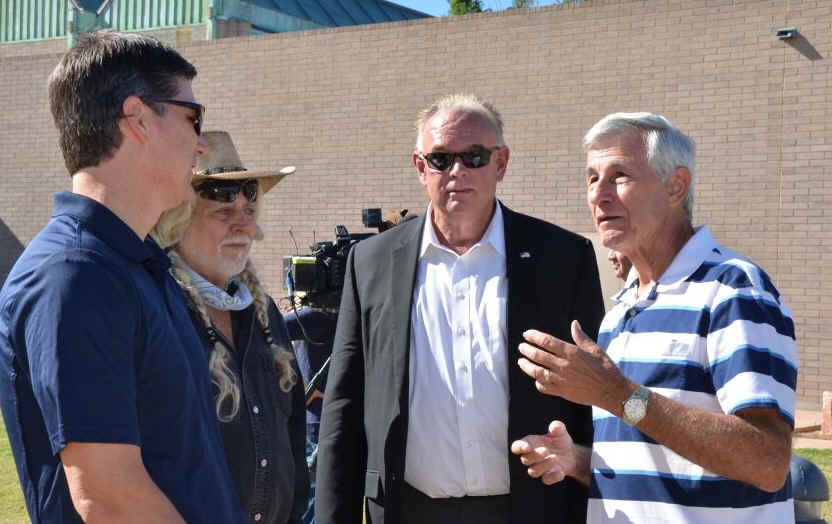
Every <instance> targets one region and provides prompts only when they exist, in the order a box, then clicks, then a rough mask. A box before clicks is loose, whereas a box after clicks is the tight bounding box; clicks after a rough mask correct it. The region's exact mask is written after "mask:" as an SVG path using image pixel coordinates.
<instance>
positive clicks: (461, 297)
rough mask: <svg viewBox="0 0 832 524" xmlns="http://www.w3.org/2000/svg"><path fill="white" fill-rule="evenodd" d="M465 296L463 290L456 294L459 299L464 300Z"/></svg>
mask: <svg viewBox="0 0 832 524" xmlns="http://www.w3.org/2000/svg"><path fill="white" fill-rule="evenodd" d="M464 298H465V293H464V292H462V291H458V292H457V294H456V299H457V300H462V299H464Z"/></svg>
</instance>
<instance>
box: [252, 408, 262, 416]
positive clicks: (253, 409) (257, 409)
mask: <svg viewBox="0 0 832 524" xmlns="http://www.w3.org/2000/svg"><path fill="white" fill-rule="evenodd" d="M251 410H252V411H254V414H255V415H257V414H258V413H260V408H258V407H257V406H254V407H253V408H251Z"/></svg>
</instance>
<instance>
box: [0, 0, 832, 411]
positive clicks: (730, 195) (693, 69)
mask: <svg viewBox="0 0 832 524" xmlns="http://www.w3.org/2000/svg"><path fill="white" fill-rule="evenodd" d="M830 23H832V4H830V3H829V2H825V1H821V0H816V1H809V0H804V1H800V0H791V1H790V2H788V3H784V2H780V1H775V0H767V1H763V0H701V1H697V2H690V1H687V0H651V1H643V0H638V1H636V0H619V1H612V0H596V1H591V0H588V1H586V2H582V3H578V4H567V5H563V6H549V7H544V8H537V9H531V10H511V11H505V12H499V13H489V14H482V15H473V16H468V17H462V18H440V19H428V20H418V21H410V22H399V23H392V24H379V25H371V26H359V27H349V28H337V29H328V30H322V31H309V32H298V33H284V34H276V35H267V36H257V37H241V38H229V39H223V40H217V41H211V42H207V41H204V42H192V43H181V41H180V47H179V49H180V50H181V51H182V52H183V54H185V55H186V56H187V57H188V58H190V59H192V60H193V62H194V63H195V64H196V65H197V67H198V68H199V71H200V74H199V76H198V77H197V80H196V82H195V91H196V94H197V97H198V98H199V99H200V100H201V101H203V102H204V103H206V104H207V106H208V108H209V109H208V114H207V128H208V129H226V130H228V131H230V132H231V134H232V136H233V138H234V140H235V142H236V144H237V146H238V149H239V151H240V155H241V157H242V158H243V161H244V162H245V163H246V164H247V165H248V167H249V168H250V169H258V170H259V169H267V168H273V167H275V168H276V167H281V166H284V165H288V164H293V165H296V166H298V172H297V173H296V174H295V175H293V176H292V177H289V178H287V179H286V180H284V181H283V182H282V183H281V184H280V185H279V186H277V188H276V189H275V190H273V191H272V192H271V193H269V194H268V195H267V196H266V197H265V200H264V202H265V204H266V206H265V209H264V214H263V226H264V229H265V231H266V240H265V241H264V242H262V243H260V244H259V245H258V246H257V247H256V249H255V252H254V257H255V261H256V262H258V265H259V267H260V268H261V271H262V273H263V275H264V277H265V281H266V282H267V283H268V285H269V286H270V288H271V289H272V291H273V294H275V295H280V294H282V291H281V290H280V288H279V283H280V269H281V256H282V255H284V254H289V253H291V252H294V251H295V248H294V247H293V245H292V240H291V239H290V237H289V231H290V230H291V231H292V232H293V233H294V235H295V238H296V239H297V242H298V244H299V250H300V251H305V248H306V246H308V245H309V244H310V243H311V242H312V240H313V238H314V239H316V240H326V239H331V238H332V236H333V231H332V229H333V226H334V225H335V224H338V223H342V224H345V225H347V227H348V228H350V230H354V231H362V230H363V229H362V228H361V226H360V210H361V208H362V207H382V208H385V209H390V208H402V207H404V208H408V209H411V210H417V211H422V210H423V209H424V207H425V205H426V199H425V197H424V194H423V192H422V188H421V186H420V185H419V183H418V181H417V178H416V175H415V174H414V171H413V168H412V167H411V165H410V152H411V150H412V146H413V142H414V138H415V137H414V131H413V129H412V120H413V117H414V115H415V113H416V111H417V110H418V109H419V108H421V107H423V106H425V105H426V104H428V103H429V102H430V101H431V100H432V99H434V98H436V97H438V96H440V95H443V94H446V93H448V92H452V91H460V90H470V91H476V92H477V93H479V94H481V95H483V96H485V97H487V98H489V99H491V100H493V101H494V102H495V103H496V105H497V107H498V108H500V110H501V111H502V113H503V116H504V118H505V121H506V139H507V141H508V143H509V145H510V146H511V148H512V159H511V163H510V166H509V173H508V175H507V176H506V179H505V181H504V182H503V183H502V184H501V186H500V189H499V192H500V197H501V198H502V199H503V200H504V202H506V203H507V204H508V205H509V206H512V207H513V208H515V209H517V210H520V211H523V212H527V213H531V214H534V215H537V216H540V217H543V218H545V219H547V220H550V221H553V222H556V223H558V224H560V225H562V226H564V227H567V228H569V229H572V230H575V231H578V232H582V233H584V234H587V235H590V234H591V233H592V224H591V222H590V219H589V214H588V212H587V210H586V204H585V197H584V194H585V190H584V182H583V177H582V174H581V172H582V168H583V164H584V158H583V155H582V152H581V148H580V137H581V136H582V134H583V132H584V131H585V130H586V129H587V128H588V127H589V126H590V125H591V124H593V123H594V122H595V121H596V120H597V119H598V118H600V117H601V116H603V115H604V114H606V113H608V112H611V111H616V110H650V111H656V112H660V113H663V114H665V115H666V116H668V117H669V118H670V119H671V120H673V121H674V122H675V123H676V124H677V125H679V126H680V127H681V128H682V129H684V130H686V131H687V132H689V133H690V134H691V135H692V136H693V137H694V138H695V139H696V141H697V143H698V146H699V155H698V166H697V173H696V187H695V191H696V204H695V207H694V213H695V222H696V223H697V224H699V223H707V224H710V225H711V227H712V229H713V232H714V234H715V235H716V237H717V238H718V239H719V240H720V241H721V242H723V243H724V244H727V245H728V246H730V247H732V248H734V249H737V250H739V251H740V252H742V253H744V254H746V255H748V256H749V257H750V258H752V259H753V260H755V261H756V262H758V263H759V264H761V265H762V266H763V267H764V268H765V269H766V271H768V272H769V273H770V274H771V275H772V277H773V278H774V280H775V282H776V284H777V285H778V287H779V288H780V290H781V292H782V293H783V294H784V295H785V296H786V298H787V300H788V302H789V304H790V306H791V308H792V310H793V312H794V315H795V319H796V328H797V334H798V338H799V344H800V359H801V370H800V378H799V385H798V395H799V398H800V400H801V401H802V404H804V405H808V404H811V405H814V406H817V405H818V404H819V401H820V392H821V391H822V390H823V389H832V361H831V360H830V359H827V358H824V357H826V356H827V355H830V353H832V348H830V347H829V345H828V343H827V342H826V339H825V337H824V336H823V332H822V326H823V325H825V324H826V323H827V322H830V321H832V298H830V294H831V293H830V292H832V285H830V283H829V280H828V279H827V277H828V276H829V275H830V273H829V272H828V271H826V269H827V268H828V267H829V266H830V263H832V254H831V253H832V250H831V249H830V247H832V235H830V232H832V225H830V220H829V219H830V218H832V217H830V214H831V213H832V211H829V209H832V208H831V207H830V206H829V204H830V200H832V181H830V180H827V178H826V177H825V176H824V175H825V173H824V171H825V170H828V169H829V165H830V161H832V123H830V122H832V72H831V71H830V62H829V55H830V53H832V32H830V31H829V27H830ZM784 26H795V27H797V28H798V30H799V31H800V36H799V37H798V38H797V39H795V40H794V41H792V42H790V43H787V42H782V41H779V40H777V39H775V37H774V33H775V30H776V29H777V28H780V27H784ZM57 59H58V56H57V55H51V56H37V57H31V58H25V59H24V58H0V90H1V91H0V92H2V93H3V96H4V100H5V104H4V106H5V110H4V111H0V167H2V169H3V173H4V176H3V177H2V179H0V187H2V191H0V218H2V220H3V221H4V222H5V223H6V224H7V226H8V227H9V228H10V229H11V230H12V231H13V232H14V234H15V235H16V236H17V238H19V239H20V240H21V241H22V242H24V243H25V242H28V241H29V239H31V237H32V235H33V234H34V233H35V232H36V231H37V230H38V229H39V228H40V227H41V226H42V225H43V223H44V222H45V221H46V220H47V218H48V216H49V210H50V206H51V197H50V193H51V192H52V191H54V190H56V189H62V188H66V187H67V186H68V185H69V179H68V177H67V176H66V174H65V173H64V171H63V168H62V161H61V158H60V154H59V153H58V151H57V148H56V135H55V132H54V130H53V128H52V125H51V122H50V118H49V114H48V110H47V106H46V90H45V81H46V78H47V76H48V74H49V72H50V70H51V69H52V67H53V66H54V64H55V63H56V61H57ZM599 252H600V253H603V252H604V250H603V249H600V250H599ZM601 268H602V270H603V271H607V266H606V262H605V261H602V263H601Z"/></svg>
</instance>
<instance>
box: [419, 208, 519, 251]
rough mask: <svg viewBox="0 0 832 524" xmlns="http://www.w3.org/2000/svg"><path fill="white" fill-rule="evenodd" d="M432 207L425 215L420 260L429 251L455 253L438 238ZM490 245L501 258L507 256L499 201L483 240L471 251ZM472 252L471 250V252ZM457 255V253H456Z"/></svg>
mask: <svg viewBox="0 0 832 524" xmlns="http://www.w3.org/2000/svg"><path fill="white" fill-rule="evenodd" d="M431 213H432V207H431V204H428V211H427V213H426V215H425V227H424V229H423V230H422V245H421V247H420V249H419V258H420V259H421V258H423V257H424V256H425V254H426V253H427V252H428V250H429V249H439V250H441V251H445V252H448V253H454V252H453V250H451V249H450V248H449V247H447V246H445V245H443V244H442V243H441V242H440V241H439V238H438V237H437V236H436V230H434V228H433V218H432V215H431ZM487 245H490V246H491V247H492V249H494V251H496V252H497V253H498V254H499V255H500V256H501V257H503V258H505V256H506V239H505V225H504V222H503V210H502V206H501V205H500V202H499V201H496V202H495V208H494V214H493V215H492V216H491V222H489V224H488V227H487V228H486V229H485V233H483V235H482V238H480V240H479V241H478V242H477V243H476V244H474V245H473V246H472V247H471V249H472V250H473V249H474V248H476V247H477V246H487ZM469 252H470V250H469ZM454 255H456V253H454Z"/></svg>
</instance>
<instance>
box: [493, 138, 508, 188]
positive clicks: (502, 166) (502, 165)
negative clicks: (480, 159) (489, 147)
mask: <svg viewBox="0 0 832 524" xmlns="http://www.w3.org/2000/svg"><path fill="white" fill-rule="evenodd" d="M510 156H511V151H510V150H509V148H508V146H503V147H501V148H500V149H498V150H497V151H495V157H496V158H495V159H494V161H495V162H496V163H497V181H498V182H502V181H503V177H504V176H506V168H508V159H509V157H510Z"/></svg>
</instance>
